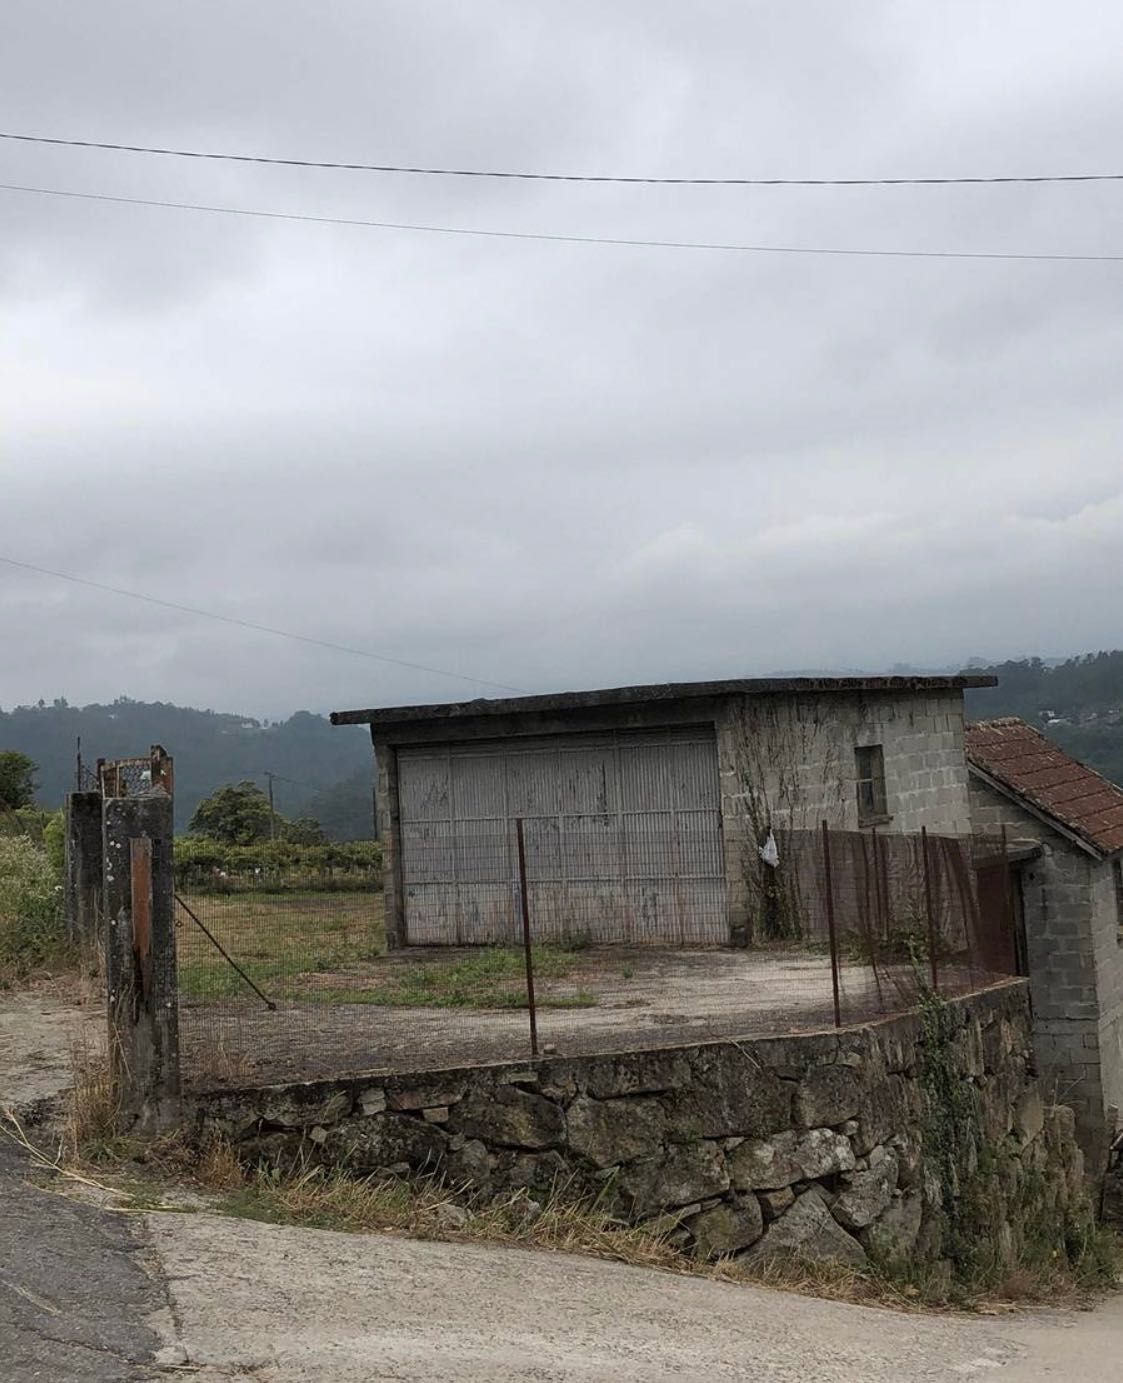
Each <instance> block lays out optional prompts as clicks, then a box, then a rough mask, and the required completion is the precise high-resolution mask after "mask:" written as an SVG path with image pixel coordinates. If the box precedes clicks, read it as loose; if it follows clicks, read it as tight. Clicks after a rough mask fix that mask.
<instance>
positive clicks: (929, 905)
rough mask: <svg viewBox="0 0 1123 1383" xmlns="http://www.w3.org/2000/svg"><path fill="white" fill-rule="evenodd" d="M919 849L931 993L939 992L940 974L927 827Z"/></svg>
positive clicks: (924, 828)
mask: <svg viewBox="0 0 1123 1383" xmlns="http://www.w3.org/2000/svg"><path fill="white" fill-rule="evenodd" d="M920 849H921V853H922V854H923V856H924V910H925V912H926V914H927V917H928V966H929V969H930V971H931V974H932V992H933V994H938V993H939V992H940V972H939V968H938V963H937V960H936V941H937V937H936V909H935V904H934V902H933V898H932V859H931V850H930V848H929V845H928V827H927V826H922V827H921V828H920Z"/></svg>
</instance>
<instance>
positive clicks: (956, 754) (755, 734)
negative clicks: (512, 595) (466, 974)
mask: <svg viewBox="0 0 1123 1383" xmlns="http://www.w3.org/2000/svg"><path fill="white" fill-rule="evenodd" d="M993 684H994V679H993V678H990V677H861V678H847V677H829V678H785V679H775V678H772V679H753V680H737V681H723V682H690V683H672V684H666V685H658V686H640V687H622V688H616V689H613V690H609V691H589V692H570V693H564V694H560V695H551V696H526V697H513V698H506V699H501V700H479V701H471V702H466V703H452V704H444V705H432V706H406V707H393V708H384V709H373V710H362V711H340V712H336V713H335V714H333V716H332V721H333V723H334V724H337V725H339V724H350V725H354V724H367V725H369V726H370V728H371V737H372V739H373V742H374V747H375V751H376V756H377V762H378V789H377V803H378V822H379V835H380V838H381V839H382V841H383V845H384V848H385V852H386V853H385V859H386V918H387V933H388V940H389V942H390V944H391V945H403V944H470V943H485V942H497V941H510V940H513V939H514V938H515V937H516V936H517V935H518V927H519V917H518V898H517V894H516V892H515V890H514V889H513V888H512V879H513V878H514V877H515V874H516V860H515V852H516V850H517V841H516V832H515V823H516V822H517V821H521V822H522V823H523V828H524V837H525V839H524V848H525V854H526V861H527V878H528V893H529V895H530V901H531V904H532V906H533V909H534V913H535V918H536V923H537V927H536V935H539V936H543V935H549V934H550V932H549V928H550V926H551V925H554V924H555V923H556V924H557V925H558V926H559V927H560V926H562V925H563V924H564V925H566V926H568V927H569V930H570V932H571V933H572V931H573V930H583V931H584V932H585V933H586V934H587V936H588V939H589V940H590V941H594V942H597V941H623V942H635V941H651V942H657V943H663V944H666V943H679V944H682V943H690V944H723V943H729V942H734V943H736V942H738V941H743V940H744V939H745V937H746V936H747V935H748V934H749V931H750V929H751V919H750V918H748V914H749V912H750V910H751V909H752V908H753V907H754V898H753V894H752V889H751V887H750V878H751V876H752V874H753V871H754V870H755V871H757V872H759V868H760V856H759V852H760V850H761V848H762V847H765V848H767V846H768V838H769V835H770V833H772V832H775V833H777V834H782V833H784V832H793V831H814V830H816V829H817V828H818V827H819V826H820V824H821V823H822V822H823V821H827V822H829V824H830V826H831V827H832V828H836V829H850V830H873V829H874V828H878V829H880V830H882V831H889V832H917V831H919V830H920V829H921V828H922V827H924V828H927V829H928V831H929V832H932V833H936V834H943V835H953V836H964V835H967V834H969V833H970V830H971V817H970V802H969V796H968V786H967V768H966V761H965V758H964V718H963V691H964V688H965V687H975V686H991V685H993ZM567 919H568V920H567Z"/></svg>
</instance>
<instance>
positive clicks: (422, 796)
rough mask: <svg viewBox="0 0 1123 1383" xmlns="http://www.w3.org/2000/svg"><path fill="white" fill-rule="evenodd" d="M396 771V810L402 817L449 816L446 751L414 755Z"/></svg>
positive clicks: (440, 818)
mask: <svg viewBox="0 0 1123 1383" xmlns="http://www.w3.org/2000/svg"><path fill="white" fill-rule="evenodd" d="M408 763H409V771H408V772H407V773H402V774H399V779H398V810H399V812H400V813H401V819H402V820H403V821H409V822H411V823H412V822H415V821H448V820H449V770H448V755H447V754H446V753H441V754H440V755H439V756H437V755H433V754H425V755H416V756H413V757H411V758H410V759H409V760H408Z"/></svg>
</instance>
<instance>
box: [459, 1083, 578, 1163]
mask: <svg viewBox="0 0 1123 1383" xmlns="http://www.w3.org/2000/svg"><path fill="white" fill-rule="evenodd" d="M456 1123H457V1126H458V1127H459V1128H460V1129H461V1130H462V1131H463V1132H464V1133H466V1134H467V1135H468V1137H470V1138H479V1139H482V1141H483V1142H485V1143H495V1144H498V1145H499V1146H500V1147H508V1148H553V1147H557V1146H558V1144H559V1143H561V1142H563V1141H564V1138H565V1119H564V1117H563V1115H562V1112H561V1110H560V1109H559V1108H558V1106H557V1105H556V1104H553V1103H552V1102H551V1101H550V1100H547V1099H544V1098H543V1097H542V1096H541V1095H536V1094H534V1093H532V1092H531V1091H529V1090H521V1089H520V1088H519V1087H518V1086H517V1085H501V1086H499V1087H498V1088H497V1089H495V1090H494V1091H490V1092H489V1091H475V1092H473V1093H472V1094H470V1095H469V1096H468V1097H467V1098H466V1099H465V1100H464V1102H463V1103H462V1104H461V1105H460V1106H459V1107H458V1108H457V1111H456Z"/></svg>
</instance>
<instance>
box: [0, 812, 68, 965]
mask: <svg viewBox="0 0 1123 1383" xmlns="http://www.w3.org/2000/svg"><path fill="white" fill-rule="evenodd" d="M70 950H71V948H70V944H69V942H68V939H67V935H66V925H65V921H64V918H63V909H62V882H61V879H60V876H59V874H58V872H57V870H56V869H55V867H54V865H53V864H52V862H51V859H50V856H49V855H48V853H47V851H46V850H45V849H44V848H43V847H42V846H40V845H36V844H35V843H34V842H33V841H32V840H31V839H30V838H29V837H28V836H5V837H0V983H3V984H10V983H12V982H13V981H14V980H18V979H23V978H26V977H27V976H28V975H32V974H35V973H36V972H38V971H42V970H48V969H51V968H53V967H55V966H57V965H59V964H62V963H65V961H66V960H67V959H68V958H69V954H70Z"/></svg>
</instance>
